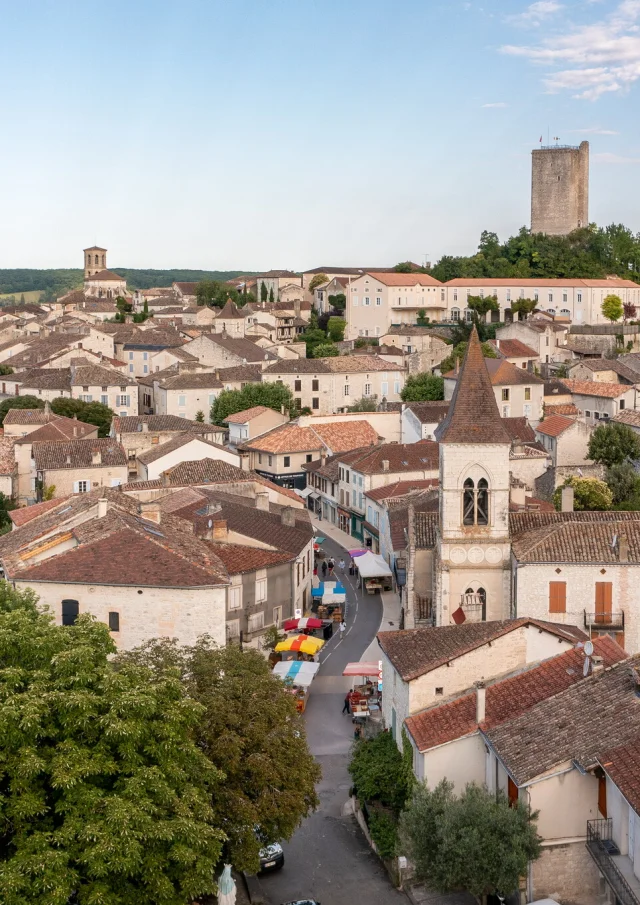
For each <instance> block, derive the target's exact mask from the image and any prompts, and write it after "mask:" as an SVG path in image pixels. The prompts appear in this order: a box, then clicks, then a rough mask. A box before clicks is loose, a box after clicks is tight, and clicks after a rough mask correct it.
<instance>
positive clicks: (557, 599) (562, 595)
mask: <svg viewBox="0 0 640 905" xmlns="http://www.w3.org/2000/svg"><path fill="white" fill-rule="evenodd" d="M549 612H550V613H566V612H567V582H566V581H550V582H549Z"/></svg>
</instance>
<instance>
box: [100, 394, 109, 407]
mask: <svg viewBox="0 0 640 905" xmlns="http://www.w3.org/2000/svg"><path fill="white" fill-rule="evenodd" d="M100 402H101V403H102V404H103V405H109V397H108V396H106V395H103V396H101V397H100Z"/></svg>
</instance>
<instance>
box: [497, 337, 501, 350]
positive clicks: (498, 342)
mask: <svg viewBox="0 0 640 905" xmlns="http://www.w3.org/2000/svg"><path fill="white" fill-rule="evenodd" d="M496 349H498V350H500V340H499V339H496Z"/></svg>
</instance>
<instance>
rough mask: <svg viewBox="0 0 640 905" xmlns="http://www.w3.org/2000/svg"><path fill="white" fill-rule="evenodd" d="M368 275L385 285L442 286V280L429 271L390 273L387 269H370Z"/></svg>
mask: <svg viewBox="0 0 640 905" xmlns="http://www.w3.org/2000/svg"><path fill="white" fill-rule="evenodd" d="M366 276H370V277H373V278H374V279H375V280H377V281H378V282H379V283H384V285H385V286H442V285H443V284H442V283H441V282H440V280H436V279H435V278H434V277H432V276H429V274H428V273H389V272H387V271H379V270H368V271H367V272H366Z"/></svg>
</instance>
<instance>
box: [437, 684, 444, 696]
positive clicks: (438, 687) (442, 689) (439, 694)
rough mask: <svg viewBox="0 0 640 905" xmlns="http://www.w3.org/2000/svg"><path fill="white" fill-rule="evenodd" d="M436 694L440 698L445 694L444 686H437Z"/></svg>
mask: <svg viewBox="0 0 640 905" xmlns="http://www.w3.org/2000/svg"><path fill="white" fill-rule="evenodd" d="M436 694H437V695H438V696H439V697H440V696H441V695H443V694H444V688H443V686H442V685H436Z"/></svg>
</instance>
